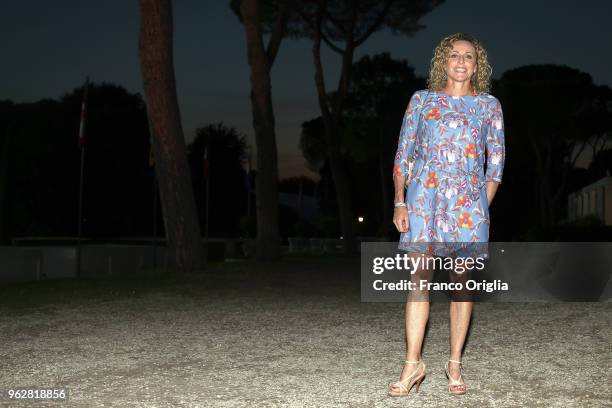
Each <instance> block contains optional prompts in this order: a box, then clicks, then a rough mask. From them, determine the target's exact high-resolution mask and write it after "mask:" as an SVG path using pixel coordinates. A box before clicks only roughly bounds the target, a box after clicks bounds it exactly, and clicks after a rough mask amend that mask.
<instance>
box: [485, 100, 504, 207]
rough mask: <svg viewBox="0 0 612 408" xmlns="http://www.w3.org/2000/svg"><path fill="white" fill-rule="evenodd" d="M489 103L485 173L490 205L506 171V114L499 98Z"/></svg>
mask: <svg viewBox="0 0 612 408" xmlns="http://www.w3.org/2000/svg"><path fill="white" fill-rule="evenodd" d="M492 98H493V101H492V103H491V104H490V105H489V107H490V112H489V120H488V129H489V132H488V134H487V139H486V146H487V172H486V174H485V181H486V190H487V200H488V202H489V205H491V202H492V201H493V197H494V196H495V192H496V191H497V187H498V186H499V184H500V183H501V179H502V173H503V171H504V161H505V158H506V157H505V156H506V148H505V143H504V116H503V113H502V108H501V104H500V103H499V100H498V99H497V98H495V97H494V96H493V97H492Z"/></svg>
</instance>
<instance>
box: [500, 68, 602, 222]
mask: <svg viewBox="0 0 612 408" xmlns="http://www.w3.org/2000/svg"><path fill="white" fill-rule="evenodd" d="M494 89H495V93H496V94H497V95H498V96H499V98H500V100H501V102H502V106H503V108H504V123H505V130H506V134H507V138H506V146H507V152H508V153H507V157H508V159H507V161H506V163H507V166H506V169H505V170H504V172H505V173H506V174H512V175H513V176H512V178H511V179H510V178H507V179H508V180H509V181H510V182H511V183H512V182H518V183H521V184H523V185H522V186H521V187H520V188H521V189H523V194H525V193H527V194H533V195H534V196H535V197H536V201H537V203H538V209H539V224H540V225H541V226H542V227H545V228H547V227H551V226H553V225H554V224H555V222H556V221H557V220H558V218H559V214H560V213H562V211H563V209H564V208H565V196H566V194H567V193H568V176H569V175H570V173H571V171H572V169H573V168H574V167H575V164H576V161H577V160H578V157H579V156H580V154H581V153H582V152H583V151H585V149H587V148H588V147H589V146H591V149H592V151H593V154H594V155H597V153H598V152H599V151H600V150H601V149H602V148H603V146H605V145H606V143H607V142H608V141H610V140H611V139H610V137H611V133H610V131H611V130H612V120H611V119H612V112H611V110H610V106H612V91H611V90H610V89H609V88H608V87H602V86H596V85H594V84H593V81H592V79H591V76H590V75H589V74H587V73H584V72H581V71H579V70H577V69H573V68H570V67H567V66H558V65H551V64H545V65H530V66H524V67H519V68H516V69H513V70H510V71H506V72H505V73H504V74H503V75H502V77H501V79H500V80H499V81H498V82H497V83H496V84H495V87H494ZM519 152H520V153H521V154H518V153H519ZM525 185H526V186H531V190H529V189H528V188H525V187H524V186H525ZM528 205H530V204H528Z"/></svg>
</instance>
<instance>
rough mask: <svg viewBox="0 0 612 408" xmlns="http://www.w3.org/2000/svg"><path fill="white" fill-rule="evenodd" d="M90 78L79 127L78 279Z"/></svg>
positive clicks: (79, 275)
mask: <svg viewBox="0 0 612 408" xmlns="http://www.w3.org/2000/svg"><path fill="white" fill-rule="evenodd" d="M88 90H89V77H86V78H85V85H84V86H83V100H82V102H81V123H80V125H79V147H80V149H81V170H80V175H79V211H78V213H79V214H78V217H79V218H78V223H77V225H78V227H77V251H76V277H77V278H80V277H81V236H82V234H83V182H84V169H85V121H86V119H87V93H88Z"/></svg>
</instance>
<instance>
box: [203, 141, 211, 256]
mask: <svg viewBox="0 0 612 408" xmlns="http://www.w3.org/2000/svg"><path fill="white" fill-rule="evenodd" d="M204 179H205V181H206V215H205V219H206V227H205V230H204V231H205V232H204V236H205V237H206V247H207V248H208V220H209V218H208V214H209V211H208V207H209V204H210V194H209V193H210V178H209V177H208V146H204Z"/></svg>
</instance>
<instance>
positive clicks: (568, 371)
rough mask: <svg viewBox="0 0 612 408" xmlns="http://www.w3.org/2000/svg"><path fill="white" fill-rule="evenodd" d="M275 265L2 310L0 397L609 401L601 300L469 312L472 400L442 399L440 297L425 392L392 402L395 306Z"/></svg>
mask: <svg viewBox="0 0 612 408" xmlns="http://www.w3.org/2000/svg"><path fill="white" fill-rule="evenodd" d="M294 266H295V265H294ZM238 269H240V268H239V267H238ZM238 269H237V270H238ZM270 269H271V270H272V272H270V273H269V274H267V275H266V276H265V277H264V278H262V279H259V278H253V277H252V276H247V275H240V274H238V273H234V272H232V273H229V274H228V275H227V276H223V277H219V276H216V277H215V278H211V277H210V276H208V277H207V276H204V277H203V278H202V282H208V283H205V284H196V283H193V282H191V283H188V284H185V285H183V286H180V285H179V286H176V285H175V286H172V287H169V288H160V289H159V290H148V291H145V292H143V293H138V292H129V294H128V295H127V296H117V297H116V298H113V297H105V298H102V299H100V298H96V297H92V298H91V299H86V300H82V301H79V302H59V303H47V304H43V305H39V306H37V307H35V308H23V307H19V308H14V307H8V306H4V307H3V306H1V305H0V327H1V328H2V330H1V331H0V344H2V348H1V350H0V387H2V388H7V387H15V386H55V387H60V386H64V387H67V388H68V389H69V391H70V399H69V400H68V402H63V403H61V404H59V405H61V406H68V407H102V406H117V407H232V408H233V407H276V406H282V407H396V406H397V407H399V406H402V407H404V406H414V407H417V406H419V407H421V406H426V407H448V406H465V407H474V406H478V407H574V406H575V407H600V406H612V402H611V396H610V395H611V394H610V386H611V383H612V368H611V367H612V365H611V356H612V355H611V346H610V344H611V343H610V339H611V338H612V336H611V334H612V333H611V320H612V318H611V316H612V313H611V311H612V304H611V303H548V304H525V303H477V304H475V309H474V319H473V323H472V327H471V331H470V334H469V338H468V344H467V347H466V351H465V354H464V378H465V380H466V383H467V387H468V393H467V394H466V395H464V396H452V395H449V394H448V393H447V390H446V383H447V382H446V377H445V375H444V368H443V365H444V362H445V359H446V358H447V352H448V304H446V303H443V302H435V303H433V304H432V310H431V317H430V321H429V327H428V333H427V336H426V340H425V345H424V352H423V359H424V361H425V363H426V364H427V377H426V379H425V381H424V382H423V384H422V386H421V389H420V392H419V393H411V394H410V395H409V396H407V397H401V398H392V397H388V396H387V395H386V387H387V384H388V383H389V382H391V381H396V380H397V378H398V376H399V374H400V370H401V362H402V361H403V352H404V339H403V322H402V319H403V315H402V314H403V305H402V304H400V303H385V304H383V303H361V302H360V298H359V287H358V285H359V270H358V264H357V263H355V262H354V261H346V260H335V261H333V262H331V261H330V262H329V263H327V262H325V261H319V262H317V263H315V264H314V265H313V266H310V267H309V266H304V265H301V266H300V267H299V268H294V269H292V270H291V272H287V265H286V264H283V265H280V266H275V267H271V268H270ZM211 280H212V281H214V282H215V283H214V284H210V283H209V282H210V281H211ZM0 406H9V404H8V403H4V405H2V403H0ZM10 406H16V405H10ZM23 406H26V404H24V405H23ZM27 406H45V405H44V404H42V403H30V404H29V405H27ZM48 406H58V405H57V404H56V405H48Z"/></svg>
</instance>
